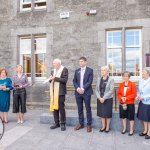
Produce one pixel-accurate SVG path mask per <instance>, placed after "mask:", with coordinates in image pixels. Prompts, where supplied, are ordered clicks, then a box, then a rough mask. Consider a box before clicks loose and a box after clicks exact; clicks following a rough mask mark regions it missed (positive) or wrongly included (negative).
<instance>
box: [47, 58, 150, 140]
mask: <svg viewBox="0 0 150 150" xmlns="http://www.w3.org/2000/svg"><path fill="white" fill-rule="evenodd" d="M53 66H54V71H53V72H52V74H51V76H50V78H49V82H50V111H51V112H53V114H54V122H55V123H54V124H53V125H52V126H51V127H50V129H56V128H59V127H61V131H65V130H66V112H65V95H66V84H67V80H68V69H67V68H66V67H64V66H62V64H61V60H60V59H55V60H54V61H53ZM79 66H80V67H79V69H77V70H76V71H75V74H74V78H73V85H74V88H75V98H76V103H77V108H78V116H79V124H77V125H76V126H75V128H74V130H80V129H82V128H84V125H85V124H84V123H85V122H84V113H83V103H84V104H85V108H86V116H87V132H91V131H92V126H91V125H92V111H91V95H92V94H93V89H92V82H93V69H91V68H89V67H87V59H86V58H85V57H81V58H80V59H79ZM100 74H101V76H100V77H98V80H97V84H96V88H95V94H96V97H97V115H98V116H99V117H100V118H101V126H102V127H101V128H100V130H99V131H100V132H106V133H108V132H109V131H110V121H111V118H112V109H113V97H114V79H113V78H112V77H110V76H109V69H108V67H107V66H103V67H101V73H100ZM130 76H131V74H130V73H129V72H127V71H125V72H124V73H123V74H122V77H123V82H122V83H120V85H119V89H118V99H119V114H120V118H121V119H122V131H121V133H122V134H125V133H126V132H127V119H128V120H129V122H130V130H129V134H128V135H129V136H132V135H133V134H134V119H135V103H136V102H137V103H139V106H138V112H137V117H138V119H139V120H141V121H143V123H144V131H143V132H142V133H140V134H139V135H140V136H145V139H150V71H149V70H148V69H147V68H144V69H143V71H142V79H141V80H140V82H139V85H138V90H137V88H136V85H135V83H133V82H132V81H131V80H130ZM59 114H60V117H59Z"/></svg>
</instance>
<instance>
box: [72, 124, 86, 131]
mask: <svg viewBox="0 0 150 150" xmlns="http://www.w3.org/2000/svg"><path fill="white" fill-rule="evenodd" d="M82 128H84V126H83V125H81V124H78V125H77V126H76V127H75V128H74V130H75V131H76V130H80V129H82Z"/></svg>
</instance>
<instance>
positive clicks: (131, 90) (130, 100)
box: [118, 81, 136, 104]
mask: <svg viewBox="0 0 150 150" xmlns="http://www.w3.org/2000/svg"><path fill="white" fill-rule="evenodd" d="M124 85H125V82H123V83H121V84H120V86H119V89H118V98H119V101H120V103H123V102H122V99H121V98H122V97H123V96H124ZM135 97H136V85H135V84H134V83H133V82H131V81H128V88H127V91H126V102H125V103H126V104H134V100H135Z"/></svg>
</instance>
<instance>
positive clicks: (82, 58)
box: [79, 56, 87, 61]
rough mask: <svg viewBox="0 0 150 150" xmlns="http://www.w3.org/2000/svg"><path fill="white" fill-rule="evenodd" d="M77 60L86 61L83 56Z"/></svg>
mask: <svg viewBox="0 0 150 150" xmlns="http://www.w3.org/2000/svg"><path fill="white" fill-rule="evenodd" d="M79 60H84V61H87V59H86V57H84V56H82V57H80V59H79Z"/></svg>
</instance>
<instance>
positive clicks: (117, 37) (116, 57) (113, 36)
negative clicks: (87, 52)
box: [107, 31, 122, 76]
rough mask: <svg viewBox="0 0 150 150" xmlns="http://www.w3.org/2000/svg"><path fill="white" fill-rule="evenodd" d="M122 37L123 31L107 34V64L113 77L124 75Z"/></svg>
mask: <svg viewBox="0 0 150 150" xmlns="http://www.w3.org/2000/svg"><path fill="white" fill-rule="evenodd" d="M121 37H122V33H121V31H109V32H107V64H108V66H109V69H110V75H112V76H120V75H121V73H122V41H121Z"/></svg>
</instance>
